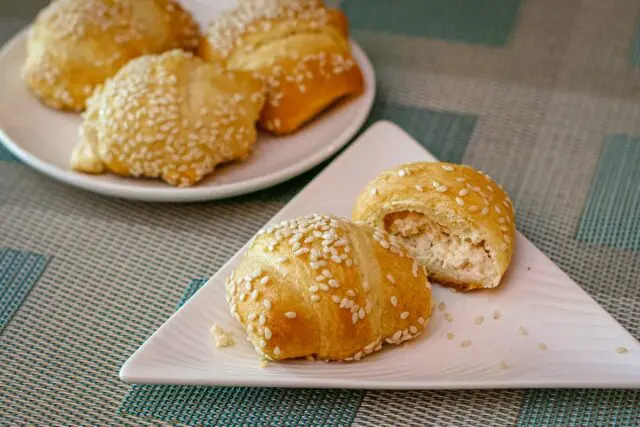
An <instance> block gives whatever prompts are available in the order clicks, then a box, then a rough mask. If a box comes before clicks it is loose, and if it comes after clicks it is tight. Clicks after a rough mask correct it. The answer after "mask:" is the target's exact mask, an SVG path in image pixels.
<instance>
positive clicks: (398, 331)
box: [391, 329, 402, 341]
mask: <svg viewBox="0 0 640 427" xmlns="http://www.w3.org/2000/svg"><path fill="white" fill-rule="evenodd" d="M401 336H402V329H398V330H397V331H396V332H395V333H394V334H393V335H392V336H391V339H392V340H394V341H396V340H399V339H400V337H401Z"/></svg>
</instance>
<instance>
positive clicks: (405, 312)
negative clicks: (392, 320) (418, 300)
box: [400, 311, 409, 320]
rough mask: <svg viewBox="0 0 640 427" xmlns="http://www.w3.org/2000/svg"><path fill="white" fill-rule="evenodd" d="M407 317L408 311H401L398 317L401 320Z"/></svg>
mask: <svg viewBox="0 0 640 427" xmlns="http://www.w3.org/2000/svg"><path fill="white" fill-rule="evenodd" d="M407 317H409V312H408V311H403V312H402V313H400V318H401V319H402V320H404V319H406V318H407Z"/></svg>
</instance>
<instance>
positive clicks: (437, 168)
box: [353, 163, 515, 290]
mask: <svg viewBox="0 0 640 427" xmlns="http://www.w3.org/2000/svg"><path fill="white" fill-rule="evenodd" d="M353 219H354V220H355V221H364V222H366V223H368V224H370V225H372V226H374V227H377V228H381V229H384V230H385V231H387V232H388V233H390V234H391V235H393V236H396V237H397V238H398V239H400V240H401V241H402V242H403V244H404V245H405V246H406V247H407V248H409V250H410V252H411V254H412V255H413V256H414V257H415V258H416V259H417V260H418V262H419V263H420V264H421V265H423V266H424V267H425V268H426V269H427V272H428V274H429V277H430V278H431V279H433V280H434V281H437V282H439V283H441V284H443V285H448V286H452V287H455V288H458V289H460V290H472V289H479V288H495V287H497V286H498V285H499V284H500V280H501V279H502V276H503V275H504V273H505V271H506V270H507V268H508V266H509V263H510V262H511V257H512V255H513V251H514V244H515V218H514V213H513V205H512V203H511V200H510V199H509V197H508V195H507V194H506V192H505V191H504V190H503V189H502V187H501V186H500V185H498V184H497V183H496V182H495V181H493V180H492V179H491V178H490V177H489V176H488V175H486V174H484V173H482V172H479V171H477V170H475V169H474V168H472V167H470V166H464V165H457V164H452V163H410V164H405V165H401V166H399V167H397V168H395V169H391V170H388V171H385V172H383V173H382V174H381V175H380V176H378V177H377V178H375V179H374V180H373V181H371V182H370V183H369V184H368V185H367V187H366V188H365V190H364V191H363V192H362V193H361V194H360V196H359V197H358V199H357V201H356V203H355V207H354V210H353Z"/></svg>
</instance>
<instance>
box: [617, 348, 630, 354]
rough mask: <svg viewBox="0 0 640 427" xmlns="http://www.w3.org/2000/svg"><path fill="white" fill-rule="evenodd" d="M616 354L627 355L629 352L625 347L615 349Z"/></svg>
mask: <svg viewBox="0 0 640 427" xmlns="http://www.w3.org/2000/svg"><path fill="white" fill-rule="evenodd" d="M616 353H618V354H624V353H629V350H628V349H627V348H626V347H616Z"/></svg>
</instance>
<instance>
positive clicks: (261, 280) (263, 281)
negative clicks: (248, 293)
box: [260, 276, 269, 285]
mask: <svg viewBox="0 0 640 427" xmlns="http://www.w3.org/2000/svg"><path fill="white" fill-rule="evenodd" d="M267 283H269V276H265V277H263V278H262V279H260V284H261V285H266V284H267Z"/></svg>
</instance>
